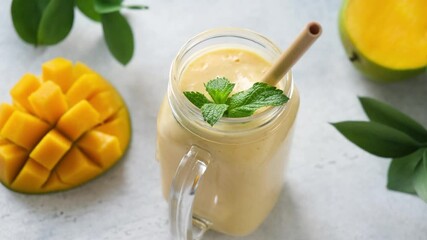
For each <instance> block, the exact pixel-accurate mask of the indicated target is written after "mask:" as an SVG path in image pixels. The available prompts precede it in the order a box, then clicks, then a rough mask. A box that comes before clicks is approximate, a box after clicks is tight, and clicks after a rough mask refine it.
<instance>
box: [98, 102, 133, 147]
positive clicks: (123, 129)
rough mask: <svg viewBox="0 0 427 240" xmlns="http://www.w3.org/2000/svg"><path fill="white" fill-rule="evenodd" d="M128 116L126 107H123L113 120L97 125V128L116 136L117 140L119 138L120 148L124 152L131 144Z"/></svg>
mask: <svg viewBox="0 0 427 240" xmlns="http://www.w3.org/2000/svg"><path fill="white" fill-rule="evenodd" d="M128 118H129V116H128V112H127V110H126V108H122V109H121V110H120V111H119V112H118V113H117V114H116V115H114V117H113V118H112V119H111V120H109V121H107V122H105V123H104V124H102V125H100V126H99V127H96V128H95V130H96V131H100V132H103V133H106V134H109V135H111V136H116V137H117V140H119V144H120V149H121V150H122V151H123V152H124V151H125V150H126V147H127V146H128V144H129V138H130V123H129V120H128Z"/></svg>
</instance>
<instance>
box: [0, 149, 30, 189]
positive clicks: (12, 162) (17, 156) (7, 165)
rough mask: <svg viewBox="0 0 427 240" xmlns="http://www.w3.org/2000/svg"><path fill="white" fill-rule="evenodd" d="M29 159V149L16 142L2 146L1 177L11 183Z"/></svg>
mask: <svg viewBox="0 0 427 240" xmlns="http://www.w3.org/2000/svg"><path fill="white" fill-rule="evenodd" d="M26 160H27V151H25V149H23V148H20V147H18V146H16V145H15V144H5V145H1V146H0V179H1V180H2V181H3V182H5V183H6V184H11V183H12V181H13V179H15V177H16V175H17V174H18V172H19V170H20V169H21V168H22V166H23V165H24V163H25V161H26Z"/></svg>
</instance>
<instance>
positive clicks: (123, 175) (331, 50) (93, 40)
mask: <svg viewBox="0 0 427 240" xmlns="http://www.w3.org/2000/svg"><path fill="white" fill-rule="evenodd" d="M128 2H131V1H128ZM133 2H134V3H142V1H133ZM10 3H11V1H10V0H8V1H1V3H0V53H1V54H0V72H1V75H0V96H1V97H0V98H1V99H0V100H1V101H9V100H10V97H9V95H8V90H9V89H10V88H11V87H12V86H13V85H14V83H15V82H16V81H17V80H18V79H19V78H20V76H21V75H22V74H24V73H25V72H33V73H40V66H41V63H43V62H44V61H46V60H48V59H50V58H53V57H56V56H64V57H67V58H70V59H73V60H80V61H83V62H85V63H87V64H88V65H89V66H91V67H93V68H94V69H95V70H97V71H99V72H100V73H102V74H103V75H104V76H105V77H106V78H108V79H109V80H110V81H111V82H112V83H113V84H114V85H115V86H117V88H118V89H119V91H120V92H121V93H122V94H123V96H124V98H125V100H126V101H127V104H128V106H129V108H130V111H131V115H132V122H133V140H132V145H131V148H130V149H129V152H128V154H127V156H126V157H125V158H124V159H123V161H121V162H120V163H119V164H118V165H117V166H116V167H114V168H113V169H112V170H111V171H109V172H108V173H106V174H105V175H104V176H102V177H100V178H98V179H96V180H94V181H92V182H90V183H88V184H86V185H84V186H82V187H79V188H77V189H74V190H71V191H67V192H62V193H55V194H48V195H40V196H33V195H23V194H19V193H14V192H11V191H9V190H7V189H6V188H4V187H0V239H5V240H9V239H12V240H15V239H20V240H21V239H22V240H25V239H40V240H42V239H43V240H50V239H62V240H67V239H168V236H169V233H168V230H169V227H168V224H169V222H168V219H167V204H166V202H165V201H164V200H163V198H162V196H161V192H160V173H159V165H158V163H157V162H156V160H155V158H154V155H155V138H156V130H155V129H156V115H157V110H158V108H159V105H160V102H161V100H162V96H163V94H164V93H165V91H166V86H167V80H168V71H169V66H170V63H171V61H172V58H173V57H174V56H175V54H176V53H177V51H178V49H179V48H180V47H181V45H182V44H184V42H185V41H186V40H187V39H188V38H190V37H192V36H193V35H195V34H197V33H199V32H201V31H203V30H205V29H209V28H213V27H224V26H232V27H244V28H250V29H252V30H255V31H257V32H259V33H261V34H263V35H265V36H268V37H269V38H270V39H272V40H273V41H274V42H276V43H277V44H278V45H279V46H280V47H281V48H282V49H284V48H286V47H287V46H288V44H289V43H290V42H291V41H292V40H293V39H294V37H295V36H296V35H297V34H298V33H299V31H300V29H301V28H302V27H303V26H304V25H305V24H306V23H307V22H308V21H311V20H316V21H319V22H320V23H322V24H323V26H324V33H323V36H322V37H321V39H320V40H319V41H318V42H317V43H316V44H315V46H314V47H313V48H312V49H311V50H310V51H309V52H308V53H307V54H306V56H304V58H303V59H302V60H301V61H300V62H299V63H298V64H297V65H296V66H295V68H294V77H295V81H296V84H297V86H298V88H299V90H300V92H301V102H302V104H301V108H300V112H299V117H298V121H297V126H296V131H295V135H294V142H293V149H292V154H291V162H290V165H289V168H288V172H287V182H286V184H285V188H284V190H283V192H282V194H281V197H280V200H279V202H278V204H277V206H276V207H275V209H274V210H273V212H272V213H271V214H270V216H269V217H268V219H267V220H266V221H265V223H264V224H263V225H262V226H261V227H260V228H259V229H258V230H257V231H256V232H254V233H253V234H252V235H250V236H247V237H243V238H241V239H247V240H261V239H269V240H279V239H288V240H291V239H292V240H293V239H301V240H306V239H307V240H308V239H313V240H319V239H325V240H326V239H328V240H333V239H337V240H339V239H390V240H391V239H396V240H397V239H413V240H415V239H425V238H426V234H427V223H426V221H425V219H426V216H427V204H425V203H424V202H422V201H421V200H420V199H418V198H416V197H414V196H411V195H406V194H402V193H398V192H393V191H388V190H387V189H386V188H385V184H386V173H387V168H388V165H389V162H390V161H389V160H387V159H380V158H378V157H375V156H372V155H370V154H367V153H365V152H363V151H362V150H360V149H358V148H357V147H355V146H354V145H353V144H351V143H350V142H348V141H347V140H345V139H344V138H343V137H342V136H341V135H340V134H338V132H337V131H335V129H333V128H332V127H331V126H330V125H329V124H328V122H334V121H341V120H348V119H354V120H356V119H361V120H363V119H366V117H365V116H364V114H363V111H362V109H361V107H360V105H359V103H358V100H357V96H371V97H375V98H378V99H380V100H384V101H387V102H389V103H390V104H392V105H394V106H396V107H397V108H399V109H401V110H402V111H403V112H406V113H408V114H410V115H411V116H413V117H414V118H415V119H417V120H418V121H419V122H421V123H422V124H424V125H427V114H426V109H427V101H426V100H427V97H426V96H427V79H426V78H427V77H426V76H425V75H424V76H421V77H419V78H417V79H412V80H409V81H405V82H400V83H395V84H389V85H381V84H377V83H373V82H371V81H368V80H366V79H364V78H363V77H362V76H361V75H360V74H359V73H358V72H357V71H356V70H355V69H354V68H353V67H352V66H351V64H350V63H349V61H347V59H346V56H345V53H344V51H343V48H342V46H341V43H340V40H339V36H338V29H337V24H338V22H337V17H338V11H339V8H340V5H341V1H340V0H319V1H309V0H264V1H256V0H251V1H242V0H240V1H237V0H236V1H227V0H217V1H208V0H199V1H191V0H181V1H178V0H169V1H154V0H147V1H144V2H143V3H144V4H147V5H149V6H150V10H148V11H125V13H126V15H127V16H128V19H129V21H130V23H131V25H132V28H133V32H134V35H135V39H136V49H135V55H134V58H133V60H132V61H131V63H130V64H129V65H128V66H126V67H123V66H121V65H120V64H118V63H117V62H116V61H115V60H114V59H113V58H112V57H111V56H110V53H109V52H108V51H107V48H106V45H105V43H104V40H103V38H102V29H101V26H100V25H98V24H95V23H94V22H91V21H90V20H88V19H87V18H85V17H84V16H83V15H81V14H80V13H77V14H76V17H75V22H74V26H73V29H72V31H71V33H70V35H69V36H68V37H67V38H66V39H65V41H63V42H61V43H60V44H58V45H56V46H52V47H48V48H45V47H38V48H34V47H33V46H31V45H28V44H25V43H24V42H22V41H21V40H20V39H19V38H18V36H17V34H16V33H15V32H14V29H13V26H12V22H11V16H10ZM205 239H207V240H220V239H221V240H226V239H227V240H229V239H237V238H233V237H228V236H224V235H222V234H218V233H214V232H210V233H208V234H207V235H206V238H205ZM239 239H240V238H239Z"/></svg>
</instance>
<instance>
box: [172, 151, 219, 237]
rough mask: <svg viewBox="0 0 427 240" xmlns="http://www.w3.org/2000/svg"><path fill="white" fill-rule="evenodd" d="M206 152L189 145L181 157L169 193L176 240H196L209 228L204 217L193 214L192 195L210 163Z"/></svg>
mask: <svg viewBox="0 0 427 240" xmlns="http://www.w3.org/2000/svg"><path fill="white" fill-rule="evenodd" d="M210 161H211V155H210V153H209V152H208V151H206V150H204V149H202V148H200V147H198V146H196V145H192V146H191V148H190V150H189V151H188V152H187V154H185V155H184V156H183V158H182V159H181V162H180V163H179V166H178V169H177V171H176V173H175V176H174V178H173V180H172V186H171V191H170V194H169V214H170V221H171V233H172V236H173V239H176V240H198V239H200V238H201V237H202V236H203V234H204V233H205V232H206V230H208V228H209V226H210V223H209V221H207V220H204V219H199V218H197V217H193V204H194V198H195V194H196V191H197V187H198V186H199V182H200V180H201V179H202V177H203V175H204V173H205V171H206V169H207V168H208V165H209V162H210Z"/></svg>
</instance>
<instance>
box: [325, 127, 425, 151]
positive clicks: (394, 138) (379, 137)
mask: <svg viewBox="0 0 427 240" xmlns="http://www.w3.org/2000/svg"><path fill="white" fill-rule="evenodd" d="M332 125H333V126H334V127H335V128H336V129H337V130H338V131H339V132H340V133H341V134H343V135H344V136H345V137H346V138H347V139H348V140H350V141H351V142H353V143H354V144H356V145H357V146H359V147H360V148H362V149H364V150H365V151H367V152H369V153H372V154H374V155H377V156H380V157H392V158H397V157H403V156H406V155H408V154H410V153H412V152H414V151H415V150H417V149H418V147H419V146H420V144H419V143H417V142H416V141H415V140H413V139H412V138H411V137H409V136H408V135H406V134H405V133H403V132H400V131H398V130H396V129H394V128H391V127H389V126H386V125H383V124H380V123H376V122H362V121H348V122H339V123H333V124H332Z"/></svg>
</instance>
